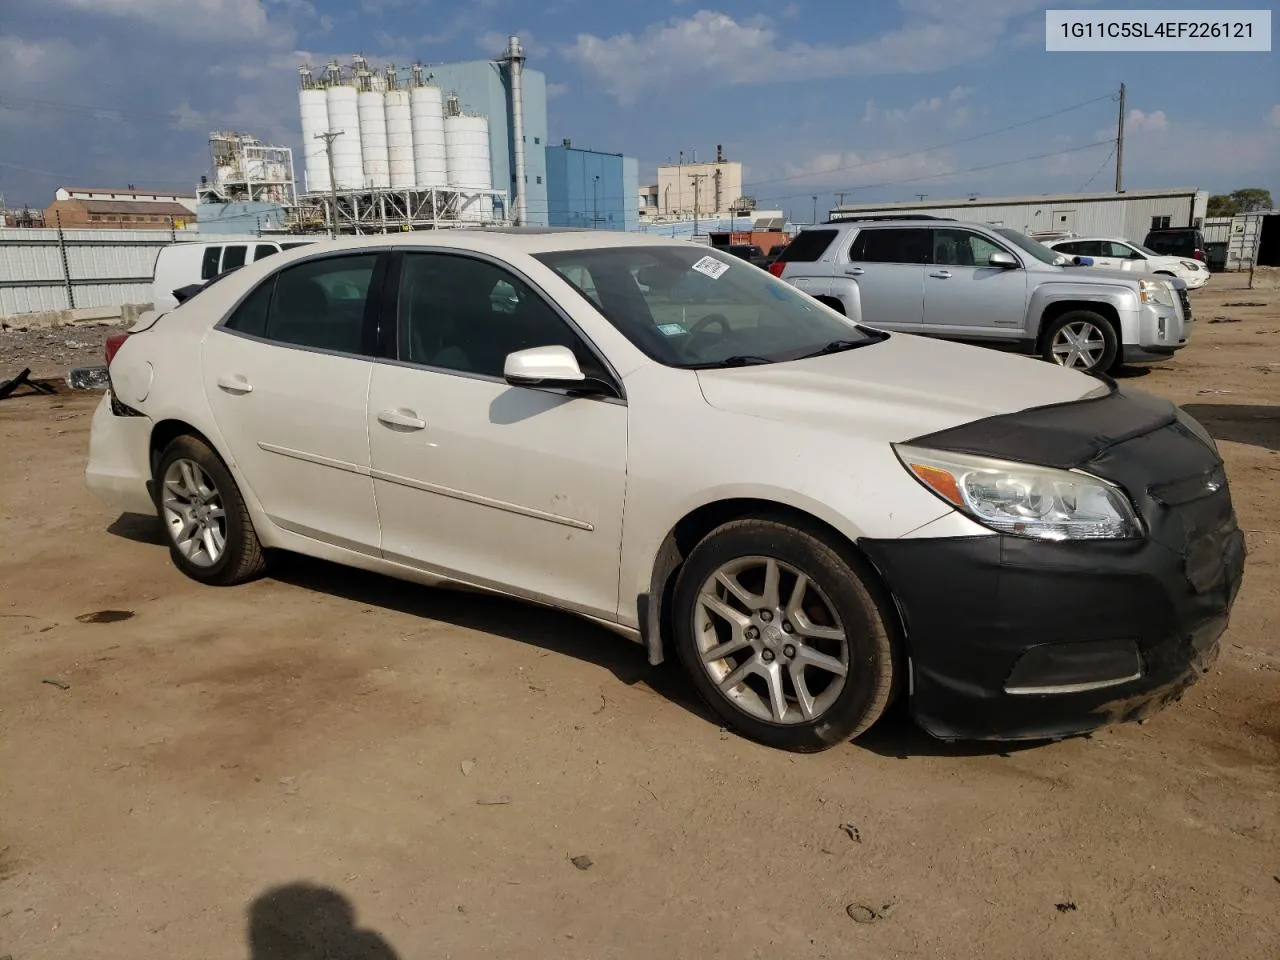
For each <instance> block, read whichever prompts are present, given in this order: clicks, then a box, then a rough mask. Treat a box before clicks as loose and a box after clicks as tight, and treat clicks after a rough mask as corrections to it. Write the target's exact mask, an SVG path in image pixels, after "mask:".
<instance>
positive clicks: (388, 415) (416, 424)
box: [378, 410, 427, 430]
mask: <svg viewBox="0 0 1280 960" xmlns="http://www.w3.org/2000/svg"><path fill="white" fill-rule="evenodd" d="M378 420H379V421H380V422H382V423H384V424H386V425H387V426H388V427H399V428H400V429H402V430H425V429H426V427H427V421H425V420H422V419H420V418H419V417H418V416H417V414H415V413H414V412H413V411H412V410H405V411H401V410H380V411H378Z"/></svg>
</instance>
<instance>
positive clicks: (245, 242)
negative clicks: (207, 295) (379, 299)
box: [151, 237, 319, 313]
mask: <svg viewBox="0 0 1280 960" xmlns="http://www.w3.org/2000/svg"><path fill="white" fill-rule="evenodd" d="M317 239H319V238H316V237H310V238H306V237H299V238H298V239H296V240H267V239H263V238H262V237H224V238H222V239H220V240H211V241H205V240H201V241H188V240H182V241H179V242H178V243H173V244H170V245H169V246H167V247H162V248H161V250H160V253H159V255H158V256H157V257H156V265H155V269H154V271H153V272H152V278H151V303H152V306H153V307H154V309H155V310H156V311H157V312H158V313H164V312H165V311H167V310H172V309H173V308H174V307H176V306H177V305H178V303H179V299H178V297H177V295H176V293H175V291H177V290H179V289H182V288H185V287H190V286H191V285H192V284H199V283H204V282H205V281H207V280H212V279H213V278H214V277H216V276H218V274H220V273H224V272H225V271H227V270H233V269H235V268H236V267H242V266H244V265H245V264H246V263H254V262H256V261H258V260H261V259H263V258H264V257H269V256H271V255H273V254H276V253H279V252H280V251H282V250H293V249H295V248H296V247H300V246H303V245H304V244H307V243H314V242H315V240H317Z"/></svg>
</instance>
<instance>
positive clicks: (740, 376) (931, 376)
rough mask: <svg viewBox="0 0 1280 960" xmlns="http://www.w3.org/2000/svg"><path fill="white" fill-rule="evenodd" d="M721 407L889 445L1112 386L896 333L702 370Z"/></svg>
mask: <svg viewBox="0 0 1280 960" xmlns="http://www.w3.org/2000/svg"><path fill="white" fill-rule="evenodd" d="M698 382H699V384H700V385H701V387H702V394H703V396H704V397H705V398H706V401H707V403H708V404H710V405H711V406H712V407H714V408H716V409H717V410H724V411H726V412H731V413H738V414H743V415H746V416H751V417H758V418H760V419H764V420H777V421H783V422H791V423H795V424H797V425H802V426H806V427H810V428H816V429H820V430H830V431H832V432H834V433H839V434H842V435H846V436H857V437H861V438H866V439H872V440H881V441H886V442H889V443H899V442H902V441H905V440H910V439H911V438H912V437H916V436H919V435H921V434H924V433H930V432H933V431H936V430H943V429H946V428H948V427H954V426H958V425H960V424H962V423H968V422H970V421H972V420H979V419H982V418H983V417H991V416H995V415H997V414H1002V413H1013V412H1015V411H1018V410H1025V409H1027V408H1029V407H1042V406H1046V405H1048V404H1054V403H1066V402H1070V401H1072V400H1079V399H1082V398H1083V397H1085V396H1088V395H1090V394H1101V393H1105V392H1106V390H1107V388H1106V386H1105V385H1104V384H1101V383H1099V381H1097V380H1096V379H1094V378H1092V377H1088V376H1086V375H1084V374H1082V373H1077V372H1075V371H1072V370H1064V369H1062V368H1061V367H1056V366H1053V365H1051V364H1048V363H1044V362H1042V361H1039V360H1033V359H1031V358H1029V357H1020V356H1015V355H1012V354H1007V353H1001V352H999V351H995V350H989V349H984V348H981V347H969V346H963V345H961V344H956V343H947V342H944V341H940V340H932V339H929V338H927V337H917V336H911V335H908V334H892V335H891V336H890V337H889V338H888V339H887V340H885V341H883V342H881V343H873V344H868V345H867V346H864V347H859V348H857V349H854V350H846V351H844V352H842V353H834V354H830V355H828V356H824V357H811V358H809V359H806V360H792V361H789V362H786V363H772V364H767V365H765V364H761V365H759V366H751V367H734V368H731V369H715V370H700V371H698Z"/></svg>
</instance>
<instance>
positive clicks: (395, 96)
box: [386, 67, 418, 190]
mask: <svg viewBox="0 0 1280 960" xmlns="http://www.w3.org/2000/svg"><path fill="white" fill-rule="evenodd" d="M386 109H387V163H388V166H389V175H390V179H391V189H392V190H412V189H413V188H414V187H415V186H416V185H417V182H418V181H417V178H416V177H415V175H414V171H413V112H412V110H411V108H410V105H409V91H408V90H400V89H397V85H396V74H395V68H394V67H388V68H387V92H386Z"/></svg>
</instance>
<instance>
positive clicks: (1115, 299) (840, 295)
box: [769, 220, 1191, 373]
mask: <svg viewBox="0 0 1280 960" xmlns="http://www.w3.org/2000/svg"><path fill="white" fill-rule="evenodd" d="M1069 264H1070V260H1069V258H1068V257H1066V256H1065V255H1064V254H1060V253H1056V252H1054V251H1052V250H1050V249H1049V248H1048V247H1046V246H1045V245H1044V244H1043V243H1038V242H1036V241H1035V240H1032V239H1031V238H1029V237H1027V236H1024V235H1023V234H1021V233H1018V232H1017V231H1016V230H1010V229H1008V228H1005V227H991V226H988V225H986V224H980V223H958V222H947V223H934V224H929V223H923V222H920V221H915V220H910V221H900V222H894V221H886V222H878V223H856V222H855V223H831V224H826V225H823V226H820V227H811V228H806V229H802V230H801V231H800V233H799V234H797V236H796V238H795V239H794V240H793V241H792V242H791V246H790V247H788V248H787V252H786V253H784V254H783V255H782V256H781V257H779V258H778V259H777V260H775V261H774V262H773V264H771V265H770V267H769V270H770V272H771V273H773V275H774V276H776V277H780V278H782V279H784V280H786V281H787V282H788V283H791V284H793V285H794V286H796V287H797V288H799V289H801V290H804V291H805V292H806V293H808V294H810V295H812V296H814V297H816V298H818V299H819V300H820V301H822V302H823V303H825V304H827V305H828V306H830V307H832V308H833V309H835V310H839V311H840V312H841V313H843V314H845V315H846V316H848V317H851V318H853V319H854V320H856V321H858V322H860V323H867V324H870V325H872V326H875V327H877V328H880V329H883V330H900V331H903V332H907V333H922V334H927V335H929V336H936V337H946V338H949V339H957V340H968V341H973V342H977V343H984V344H991V345H999V346H1003V347H1010V348H1013V349H1017V350H1021V351H1023V352H1026V353H1035V354H1038V355H1039V356H1040V357H1042V358H1043V359H1045V360H1049V361H1052V362H1054V363H1059V364H1062V365H1064V366H1068V367H1072V368H1075V369H1079V370H1084V371H1086V372H1090V373H1093V372H1105V371H1108V370H1110V369H1112V368H1113V367H1115V366H1116V365H1118V364H1121V363H1149V362H1152V361H1156V360H1165V359H1168V358H1169V357H1171V356H1173V354H1174V353H1175V352H1176V351H1177V350H1179V349H1181V348H1182V347H1183V346H1185V345H1186V343H1187V337H1188V335H1189V332H1190V321H1191V301H1190V298H1188V297H1186V296H1185V285H1184V284H1182V283H1181V282H1180V281H1179V280H1177V279H1176V278H1174V279H1168V278H1162V277H1149V278H1148V277H1135V276H1133V275H1132V274H1130V273H1122V272H1115V271H1103V270H1085V269H1081V268H1079V267H1073V266H1070V265H1069ZM1180 288H1181V289H1180Z"/></svg>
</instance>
